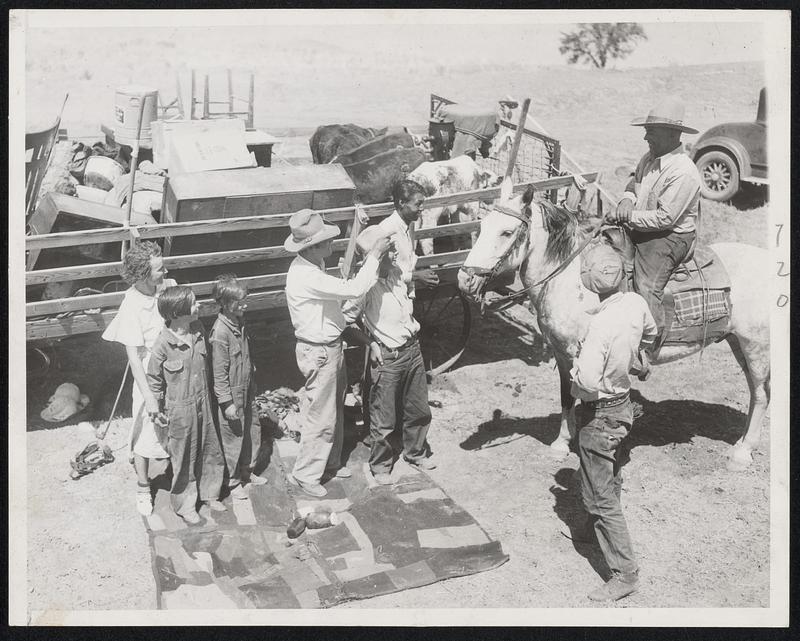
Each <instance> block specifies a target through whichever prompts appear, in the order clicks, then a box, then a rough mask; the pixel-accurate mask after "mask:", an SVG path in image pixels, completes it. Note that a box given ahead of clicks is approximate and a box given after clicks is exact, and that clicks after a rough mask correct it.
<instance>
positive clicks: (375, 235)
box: [356, 225, 392, 255]
mask: <svg viewBox="0 0 800 641" xmlns="http://www.w3.org/2000/svg"><path fill="white" fill-rule="evenodd" d="M391 235H392V234H391V232H387V231H386V230H385V229H383V227H381V226H380V225H372V226H370V227H367V228H365V229H364V230H363V231H362V232H361V233H360V234H359V235H358V237H357V238H356V247H358V250H359V251H360V252H361V253H362V254H365V255H366V254H368V253H369V252H370V251H371V250H372V248H373V247H375V243H377V242H378V241H379V240H380V239H381V238H387V237H389V236H391Z"/></svg>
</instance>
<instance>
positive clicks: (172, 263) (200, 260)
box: [25, 239, 347, 285]
mask: <svg viewBox="0 0 800 641" xmlns="http://www.w3.org/2000/svg"><path fill="white" fill-rule="evenodd" d="M346 243H347V241H346V240H344V239H338V240H334V241H333V251H334V252H339V251H344V249H345V247H346ZM291 256H294V254H292V253H291V252H287V251H286V250H285V249H284V248H283V247H281V246H275V247H255V248H253V249H234V250H231V251H224V252H209V253H205V254H187V255H185V256H168V257H165V258H164V265H165V266H166V267H167V269H186V268H191V267H211V266H214V265H229V264H232V263H246V262H249V261H254V260H267V259H274V258H287V257H291ZM121 273H122V263H121V262H114V263H99V264H95V265H77V266H75V267H57V268H53V269H38V270H35V271H29V272H26V273H25V284H26V285H40V284H42V283H50V282H58V281H62V280H86V279H88V278H101V277H108V276H119V275H120V274H121Z"/></svg>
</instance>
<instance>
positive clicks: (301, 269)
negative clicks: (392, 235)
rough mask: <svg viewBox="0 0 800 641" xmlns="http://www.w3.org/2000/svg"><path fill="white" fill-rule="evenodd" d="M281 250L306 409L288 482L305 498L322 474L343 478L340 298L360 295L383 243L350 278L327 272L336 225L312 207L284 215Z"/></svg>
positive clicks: (374, 272) (373, 276) (316, 492)
mask: <svg viewBox="0 0 800 641" xmlns="http://www.w3.org/2000/svg"><path fill="white" fill-rule="evenodd" d="M289 228H290V229H291V232H292V233H291V235H290V236H289V237H288V238H287V239H286V242H284V245H283V246H284V248H285V249H286V250H287V251H290V252H294V253H297V254H298V255H297V257H296V258H295V259H294V260H293V261H292V264H291V266H290V267H289V271H288V273H287V274H286V304H287V306H288V307H289V315H290V316H291V319H292V325H293V326H294V333H295V337H296V338H297V346H296V351H295V354H296V358H297V366H298V368H299V369H300V373H301V374H302V375H303V376H304V377H305V379H306V383H305V395H306V401H307V404H306V409H305V415H304V423H303V429H302V432H301V435H300V451H299V453H298V455H297V459H296V460H295V464H294V468H293V470H292V472H291V474H290V475H289V480H290V481H291V482H292V483H294V484H296V485H298V486H299V487H300V488H301V489H302V490H303V491H304V492H306V493H307V494H309V495H311V496H315V497H321V496H325V495H326V494H327V493H328V492H327V490H326V489H325V488H324V487H322V484H321V481H322V477H323V475H325V474H326V472H327V473H328V475H330V476H337V477H340V478H347V477H349V476H350V475H351V473H350V470H348V469H347V468H346V467H342V466H341V460H340V459H341V452H342V439H343V429H344V428H343V416H342V409H343V406H344V397H345V392H346V386H347V372H346V370H345V362H344V354H343V351H342V338H341V335H342V331H343V330H344V329H345V326H346V323H345V319H344V316H343V315H342V309H341V305H342V302H343V301H345V300H348V299H351V298H358V297H359V296H363V295H364V294H365V293H366V292H367V291H368V290H369V288H370V287H372V285H374V284H375V281H376V280H377V278H378V262H379V259H380V257H381V256H382V255H383V253H384V251H386V248H387V247H388V246H389V241H388V240H387V239H385V238H384V239H383V240H382V241H380V242H378V243H376V244H375V246H374V247H373V248H372V249H371V250H370V252H369V254H368V255H367V258H366V260H365V261H364V264H363V265H362V266H361V269H360V270H359V272H358V274H356V276H355V278H353V279H352V280H343V279H341V278H336V277H335V276H331V275H330V274H328V273H326V271H325V263H324V261H325V259H326V258H327V257H328V256H330V255H331V253H332V250H331V244H332V241H333V238H335V237H336V236H338V235H339V228H338V227H336V226H334V225H327V224H325V223H324V221H323V220H322V217H321V216H320V215H319V214H318V213H317V212H315V211H313V210H310V209H303V210H301V211H298V212H297V213H295V214H293V215H292V217H291V218H290V219H289Z"/></svg>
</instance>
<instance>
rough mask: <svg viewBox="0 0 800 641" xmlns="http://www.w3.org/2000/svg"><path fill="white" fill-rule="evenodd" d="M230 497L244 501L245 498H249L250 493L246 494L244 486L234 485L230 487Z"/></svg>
mask: <svg viewBox="0 0 800 641" xmlns="http://www.w3.org/2000/svg"><path fill="white" fill-rule="evenodd" d="M231 498H232V499H234V500H236V501H246V500H247V499H249V498H250V494H248V492H247V490H246V489H245V488H244V486H242V485H237V486H236V487H234V488H233V489H231ZM223 507H224V506H223Z"/></svg>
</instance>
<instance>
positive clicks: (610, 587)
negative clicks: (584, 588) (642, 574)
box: [587, 573, 639, 601]
mask: <svg viewBox="0 0 800 641" xmlns="http://www.w3.org/2000/svg"><path fill="white" fill-rule="evenodd" d="M638 589H639V577H638V575H637V574H636V573H632V574H615V575H614V576H613V577H611V579H610V580H608V581H607V582H606V583H605V585H602V586H600V587H599V588H597V589H596V590H594V591H592V592H589V594H588V595H587V596H588V597H589V599H590V600H591V601H618V600H619V599H622V598H623V597H626V596H628V595H630V594H633V593H634V592H636V591H637V590H638Z"/></svg>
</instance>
